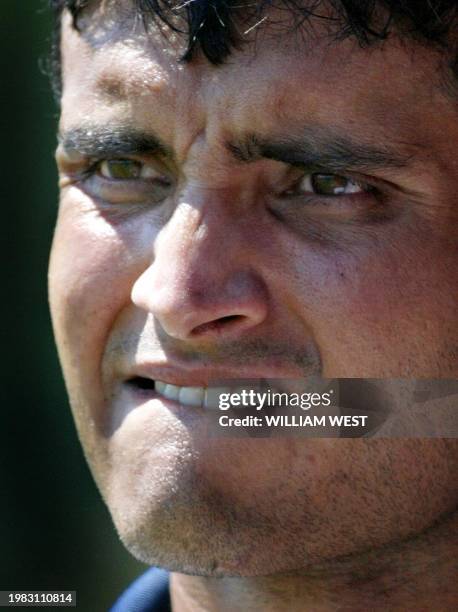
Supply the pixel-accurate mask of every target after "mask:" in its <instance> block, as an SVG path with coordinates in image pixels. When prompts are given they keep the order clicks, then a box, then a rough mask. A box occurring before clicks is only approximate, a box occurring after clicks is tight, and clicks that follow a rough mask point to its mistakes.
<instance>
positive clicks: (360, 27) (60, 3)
mask: <svg viewBox="0 0 458 612" xmlns="http://www.w3.org/2000/svg"><path fill="white" fill-rule="evenodd" d="M90 1H91V0H50V4H51V8H52V10H53V12H54V16H55V27H54V36H53V45H52V56H51V66H50V73H51V80H52V84H53V89H54V92H55V95H56V98H57V99H59V97H60V94H61V79H60V50H59V48H60V21H61V16H62V12H63V11H64V9H68V10H69V11H70V13H71V15H72V19H73V26H74V27H75V28H76V29H78V17H79V15H80V13H81V11H82V10H83V9H84V8H85V7H86V6H87V5H88V4H89V2H90ZM132 1H133V2H134V3H135V5H136V9H137V11H138V14H139V16H140V17H141V18H142V19H143V22H144V23H145V25H146V23H147V21H148V19H150V18H152V19H154V20H159V21H161V22H163V23H165V24H166V25H167V26H168V27H169V28H170V29H171V30H172V31H175V32H178V33H180V34H182V35H183V36H184V37H185V40H186V44H187V47H186V51H185V53H184V55H183V56H182V57H181V60H183V61H190V60H191V59H192V58H193V56H194V55H195V53H196V52H197V51H198V50H200V51H201V52H202V53H203V55H204V56H205V57H206V58H207V59H208V61H209V62H211V63H212V64H214V65H215V66H216V65H218V64H221V63H223V62H224V60H225V59H226V58H227V57H228V55H229V54H230V53H231V50H233V49H234V48H237V47H238V46H239V45H240V44H241V43H242V42H243V40H242V35H241V34H240V33H239V31H238V28H237V27H236V26H235V24H236V22H237V21H239V22H240V20H241V17H240V16H241V15H242V14H243V13H244V17H245V18H246V19H247V21H248V20H251V22H252V23H253V24H254V23H256V20H258V21H260V20H261V16H262V14H263V13H264V12H265V10H266V9H267V8H269V7H272V6H275V7H276V8H282V9H284V10H286V11H288V15H289V16H292V17H294V18H295V21H294V28H295V29H297V28H298V27H300V26H302V25H304V24H306V23H310V21H311V20H312V19H313V18H317V19H320V20H327V21H328V22H329V25H330V26H331V27H332V29H333V35H334V37H335V38H336V39H337V40H343V39H345V38H348V37H354V38H355V39H356V40H357V41H358V43H359V44H360V45H361V46H369V45H371V44H373V43H375V42H376V41H383V40H386V39H387V38H388V37H389V35H390V34H391V33H392V32H397V33H398V34H402V36H405V37H407V38H411V39H413V40H416V41H418V42H420V43H423V44H429V45H432V46H435V47H437V48H439V49H440V48H442V50H443V52H446V51H448V52H449V54H450V56H451V57H452V60H451V63H450V62H449V65H450V68H451V69H452V71H453V73H454V74H455V76H458V61H457V58H456V50H455V49H454V45H455V44H456V40H453V39H454V38H456V36H455V37H454V36H453V33H454V32H453V28H454V26H455V25H456V23H457V21H458V3H457V0H132ZM323 4H325V5H328V6H329V7H330V8H331V9H332V11H331V15H332V16H329V14H327V15H326V16H325V15H324V14H323V12H320V6H321V5H323ZM381 16H383V18H381Z"/></svg>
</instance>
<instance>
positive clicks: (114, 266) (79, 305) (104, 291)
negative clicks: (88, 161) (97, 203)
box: [49, 202, 142, 389]
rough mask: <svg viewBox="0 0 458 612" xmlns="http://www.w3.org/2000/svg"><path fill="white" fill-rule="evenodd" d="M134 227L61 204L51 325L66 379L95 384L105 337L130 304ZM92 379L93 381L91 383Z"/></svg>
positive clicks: (134, 274)
mask: <svg viewBox="0 0 458 612" xmlns="http://www.w3.org/2000/svg"><path fill="white" fill-rule="evenodd" d="M132 234H133V232H132V231H129V230H125V231H123V229H122V228H120V227H114V226H113V225H110V224H109V223H108V222H107V221H106V220H105V219H104V218H103V217H101V216H100V215H99V214H98V212H97V211H96V210H88V211H85V212H81V209H79V208H78V207H76V206H73V205H70V203H68V204H66V203H65V202H63V203H62V207H61V209H60V212H59V218H58V223H57V228H56V233H55V236H54V242H53V247H52V253H51V261H50V270H49V292H50V304H51V313H52V319H53V325H54V328H55V333H56V340H57V345H58V349H59V353H60V357H61V360H62V364H63V368H64V374H65V377H66V381H67V384H72V383H74V384H76V383H77V384H78V386H79V387H80V386H82V387H83V388H84V387H86V388H88V389H89V388H90V387H91V386H95V385H96V384H100V383H97V381H98V379H99V375H100V363H101V358H102V355H103V351H104V348H105V345H106V341H107V337H108V335H109V333H110V330H111V327H112V325H113V323H114V321H115V319H116V317H117V316H118V314H119V312H120V311H121V310H122V309H124V308H126V307H128V306H129V305H130V292H131V289H132V286H133V284H134V282H135V280H136V278H137V275H138V274H139V273H140V272H141V270H140V269H139V267H141V264H142V262H141V261H139V258H138V257H135V256H134V254H135V253H138V249H137V248H136V247H137V245H136V244H135V243H134V241H133V239H132ZM91 383H92V384H91Z"/></svg>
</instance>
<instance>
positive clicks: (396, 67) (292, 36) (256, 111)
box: [62, 1, 455, 142]
mask: <svg viewBox="0 0 458 612" xmlns="http://www.w3.org/2000/svg"><path fill="white" fill-rule="evenodd" d="M277 21H278V20H277V19H276V15H275V12H274V11H273V10H271V11H269V12H268V13H267V14H266V20H265V21H264V22H263V23H262V24H260V26H259V27H258V28H257V31H256V35H254V30H251V32H250V33H248V34H247V36H246V37H245V38H244V39H243V43H242V44H241V46H240V48H238V49H237V50H234V52H233V53H232V54H231V55H230V56H229V58H228V59H227V60H226V62H225V63H224V64H223V65H222V66H218V67H215V66H212V65H211V64H210V63H209V62H208V61H207V60H206V59H205V58H204V57H203V56H202V55H201V54H197V56H196V57H195V59H193V60H192V62H190V63H183V62H181V61H180V59H179V58H180V57H181V55H182V54H183V52H184V49H185V44H186V41H185V40H184V38H183V37H181V36H177V35H175V34H172V33H171V32H170V31H167V29H166V28H165V26H162V27H161V26H160V25H158V24H150V25H149V27H148V29H147V31H146V30H145V29H144V27H143V24H142V23H141V21H139V20H138V18H137V16H136V14H135V12H134V11H133V9H132V6H131V3H130V2H127V1H126V2H124V1H123V2H121V3H116V4H115V6H114V5H112V4H111V3H107V4H105V3H102V4H101V5H99V3H96V6H94V7H92V8H91V10H89V11H88V12H87V13H86V14H85V15H83V18H82V20H81V23H80V30H81V31H80V32H76V31H75V30H74V29H72V28H71V25H70V19H69V17H68V15H67V16H66V17H65V18H64V23H63V36H62V39H63V48H62V57H63V79H64V96H63V104H62V106H63V119H62V120H63V122H69V121H70V122H75V121H77V120H80V121H83V122H84V121H86V120H88V117H89V115H90V117H91V121H94V120H95V121H97V120H98V118H100V120H103V121H105V122H106V121H107V120H110V118H111V117H115V116H116V117H120V116H123V117H124V118H125V120H126V121H135V122H136V123H145V124H148V123H151V122H153V124H154V126H155V129H157V125H158V124H161V125H162V129H164V130H165V131H167V127H168V128H169V132H170V133H169V136H171V134H172V133H173V131H174V128H175V122H176V121H179V122H180V123H181V124H189V125H195V126H199V127H198V128H196V129H199V130H201V129H204V126H205V127H208V126H211V125H212V122H214V123H219V124H221V122H222V121H223V122H224V124H225V129H228V130H232V129H234V130H239V131H247V130H251V131H257V130H266V129H268V130H269V131H271V132H272V131H275V130H277V129H278V130H279V131H281V129H282V127H283V126H284V125H291V124H299V125H304V124H308V123H314V124H322V125H328V124H329V123H330V122H331V123H333V124H334V123H336V122H337V123H340V124H347V126H348V125H349V124H350V126H351V128H352V129H353V130H355V131H356V132H359V133H360V134H364V133H365V132H368V133H369V135H370V138H372V139H373V138H378V137H380V138H387V137H388V138H390V139H391V140H396V138H397V137H398V134H399V132H400V130H401V128H402V131H403V132H404V136H405V135H406V133H407V132H409V133H411V137H412V142H414V141H416V140H418V132H419V124H418V118H419V116H422V118H423V121H422V124H423V125H429V124H428V117H431V119H433V118H434V117H437V115H438V113H439V114H440V113H442V114H444V113H445V115H450V113H451V111H452V110H453V105H451V104H450V101H449V100H448V99H447V98H446V97H445V96H444V95H442V92H441V90H440V87H439V79H438V77H437V75H438V69H437V68H438V57H437V56H436V54H435V53H433V52H431V51H427V50H426V49H423V48H422V47H418V48H415V52H413V50H412V49H411V48H408V47H406V46H405V45H401V44H399V43H397V42H396V41H394V40H393V41H392V42H391V43H390V44H389V45H385V46H376V47H373V48H370V49H362V48H360V47H359V46H358V45H357V43H356V42H355V41H353V40H346V41H341V42H335V41H334V40H332V39H331V38H330V37H329V36H327V34H326V32H325V31H324V30H323V31H320V29H319V27H316V28H315V29H314V33H313V34H309V35H308V36H307V35H305V36H304V35H303V33H299V32H298V31H297V30H296V31H294V30H290V29H289V28H288V26H287V24H285V27H283V28H281V29H278V28H277V27H275V28H274V27H273V26H271V25H269V24H270V23H272V24H273V23H276V22H277ZM255 29H256V28H255ZM420 91H421V95H419V92H420ZM454 121H455V118H454ZM433 132H434V130H432V132H431V134H430V135H429V136H427V135H426V133H425V138H426V139H428V138H430V137H434V133H433ZM163 136H164V137H165V138H167V134H164V135H163Z"/></svg>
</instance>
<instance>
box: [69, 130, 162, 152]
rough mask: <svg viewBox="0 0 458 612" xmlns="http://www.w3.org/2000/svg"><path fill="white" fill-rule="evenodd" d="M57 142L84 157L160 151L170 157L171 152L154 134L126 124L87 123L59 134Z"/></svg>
mask: <svg viewBox="0 0 458 612" xmlns="http://www.w3.org/2000/svg"><path fill="white" fill-rule="evenodd" d="M58 140H59V144H60V146H62V147H63V149H64V150H65V151H66V152H67V153H69V154H71V153H79V154H81V155H85V156H87V157H100V156H106V157H116V156H120V155H136V154H137V155H138V154H150V155H154V154H160V155H162V156H164V157H167V158H173V152H172V150H171V149H170V147H168V146H167V145H165V144H164V143H163V142H162V141H161V140H160V139H159V138H158V137H157V136H155V135H154V134H149V133H145V132H142V131H139V130H135V129H133V128H130V127H126V126H122V127H120V126H114V127H113V126H87V127H78V128H73V129H70V130H68V131H66V132H63V133H60V134H59V138H58Z"/></svg>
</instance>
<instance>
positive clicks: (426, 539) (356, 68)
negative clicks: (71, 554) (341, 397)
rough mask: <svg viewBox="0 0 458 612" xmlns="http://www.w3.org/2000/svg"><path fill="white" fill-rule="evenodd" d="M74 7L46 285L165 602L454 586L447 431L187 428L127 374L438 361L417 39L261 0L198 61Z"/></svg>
mask: <svg viewBox="0 0 458 612" xmlns="http://www.w3.org/2000/svg"><path fill="white" fill-rule="evenodd" d="M99 17H100V19H99ZM90 19H91V21H90V23H91V25H90V27H89V26H88V23H89V18H88V20H87V22H85V20H84V19H83V20H82V23H81V34H79V33H77V32H76V31H74V30H72V29H71V27H70V20H69V19H68V18H67V17H66V18H65V19H64V27H63V47H62V51H63V76H64V90H63V98H62V117H61V121H60V125H59V134H60V145H59V148H58V151H57V162H58V166H59V171H60V187H61V201H60V208H59V216H58V222H57V228H56V233H55V238H54V244H53V249H52V256H51V262H50V276H49V278H50V302H51V310H52V317H53V324H54V329H55V334H56V339H57V344H58V349H59V354H60V358H61V362H62V366H63V370H64V375H65V380H66V384H67V388H68V392H69V396H70V400H71V405H72V410H73V414H74V417H75V421H76V424H77V428H78V433H79V436H80V438H81V442H82V444H83V447H84V450H85V453H86V456H87V459H88V461H89V464H90V466H91V469H92V471H93V474H94V477H95V479H96V481H97V484H98V486H99V488H100V490H101V492H102V495H103V496H104V499H105V501H106V503H107V505H108V507H109V509H110V511H111V513H112V516H113V520H114V522H115V525H116V527H117V529H118V532H119V534H120V537H121V538H122V540H123V541H124V543H125V544H126V546H127V547H128V548H129V549H130V550H131V552H132V553H133V554H134V555H136V556H137V557H138V558H140V559H141V560H143V561H145V562H146V563H149V564H152V565H159V566H161V567H167V568H169V569H172V570H174V571H175V572H176V573H174V574H173V578H172V597H173V599H174V605H175V608H174V609H176V610H177V611H178V612H185V611H194V610H212V611H216V610H217V611H218V612H220V611H226V610H227V611H228V612H229V611H233V610H238V609H240V610H248V611H251V610H253V611H254V610H262V611H264V612H265V611H270V610H272V611H274V610H275V611H282V610H288V611H291V610H293V611H294V610H313V611H314V612H317V611H320V612H321V611H322V610H323V611H324V610H335V609H337V607H338V606H347V608H345V607H342V608H339V609H348V610H367V609H369V608H370V609H371V610H408V609H412V610H413V609H424V610H433V609H434V610H452V609H455V607H456V603H457V597H458V593H457V591H456V588H457V587H456V580H454V578H453V577H454V572H456V568H455V570H454V566H453V560H454V557H455V558H456V525H457V521H456V517H455V515H454V510H455V508H456V492H457V473H458V470H457V467H458V466H457V445H456V443H455V441H454V440H443V439H436V440H419V439H416V440H415V439H412V440H407V439H406V440H386V439H382V440H333V439H315V440H311V439H297V440H291V439H275V440H270V439H247V440H242V439H232V440H231V439H224V440H222V439H216V440H215V439H209V438H208V436H207V435H206V427H207V417H206V414H205V411H203V410H201V409H195V410H194V409H190V408H189V407H188V408H186V407H180V406H179V405H178V404H176V403H173V402H168V401H163V400H160V399H154V400H147V399H145V397H143V396H142V394H141V393H139V392H138V390H134V389H133V388H132V387H131V386H129V384H127V381H128V380H129V379H131V378H132V377H133V376H143V377H149V378H151V379H159V380H162V381H166V382H170V383H173V384H177V385H182V386H193V385H196V386H198V385H201V386H205V385H206V384H207V383H209V382H210V381H211V380H212V379H215V378H228V379H230V378H269V377H273V378H299V377H303V376H307V375H322V376H324V377H375V378H383V377H398V378H400V377H406V378H435V377H437V378H455V377H457V376H458V363H457V351H458V308H457V300H456V297H457V295H458V275H457V274H456V270H457V268H458V249H457V238H458V230H457V228H458V224H457V193H458V167H457V157H456V144H457V142H458V121H457V103H456V100H455V99H453V98H452V97H450V95H449V94H448V92H447V91H446V90H445V89H444V87H443V86H442V83H441V76H440V75H441V74H442V72H441V71H442V66H439V59H440V58H439V56H438V55H436V54H435V53H434V52H433V51H431V50H427V49H426V48H423V47H420V46H418V48H415V53H414V54H412V49H411V48H410V47H409V46H407V47H403V46H402V45H399V44H397V43H396V41H395V40H392V41H391V42H390V43H389V44H387V45H386V46H384V47H375V48H373V49H360V48H359V47H358V46H357V45H355V43H354V42H352V41H346V42H339V43H332V44H331V45H330V44H329V40H327V39H325V38H323V37H322V38H320V37H317V39H316V40H314V41H313V44H309V45H307V48H306V47H305V46H304V45H303V43H300V42H299V40H298V39H297V38H296V37H291V36H288V34H284V35H282V36H281V37H279V38H278V37H277V38H272V37H271V36H270V35H269V26H268V21H267V22H266V23H264V24H263V25H262V27H260V31H259V35H258V38H257V44H256V52H254V46H253V45H252V44H251V43H249V44H246V45H245V46H243V47H242V48H241V49H239V50H238V51H234V52H233V54H232V55H231V56H230V58H229V60H228V61H227V62H226V63H225V64H223V65H222V66H219V67H217V68H215V67H213V66H211V65H210V64H209V63H208V62H207V61H206V60H205V59H204V58H202V57H200V56H199V55H197V56H196V58H195V59H194V60H193V61H192V62H190V63H188V64H184V63H179V62H177V58H178V57H179V53H180V49H181V46H182V42H180V41H179V40H178V41H174V42H173V41H170V40H169V42H167V40H166V39H164V38H162V37H161V36H159V35H158V34H157V30H155V28H154V26H151V29H150V33H149V35H148V36H145V35H144V34H143V33H142V30H141V28H140V26H138V27H137V29H134V28H133V24H132V22H131V21H129V16H128V15H127V17H126V16H124V18H123V19H124V21H123V22H122V23H123V27H121V26H120V23H121V20H120V19H119V18H117V14H116V12H115V13H114V14H113V15H112V14H108V15H107V14H103V13H100V12H99V11H98V9H91V15H90ZM336 143H340V144H341V145H342V146H340V148H339V147H336V146H335V144H336ZM333 145H334V146H333ZM336 149H339V152H340V154H339V155H340V156H339V155H337V153H336ZM342 151H343V152H344V153H342ZM279 156H282V158H281V159H283V161H280V160H279V159H277V158H278V157H279ZM381 546H383V547H384V548H383V552H382V550H381V549H380V547H381ZM184 573H189V574H191V576H185V575H184ZM420 604H421V605H422V606H423V608H421V607H419V605H420ZM390 606H391V607H390Z"/></svg>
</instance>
